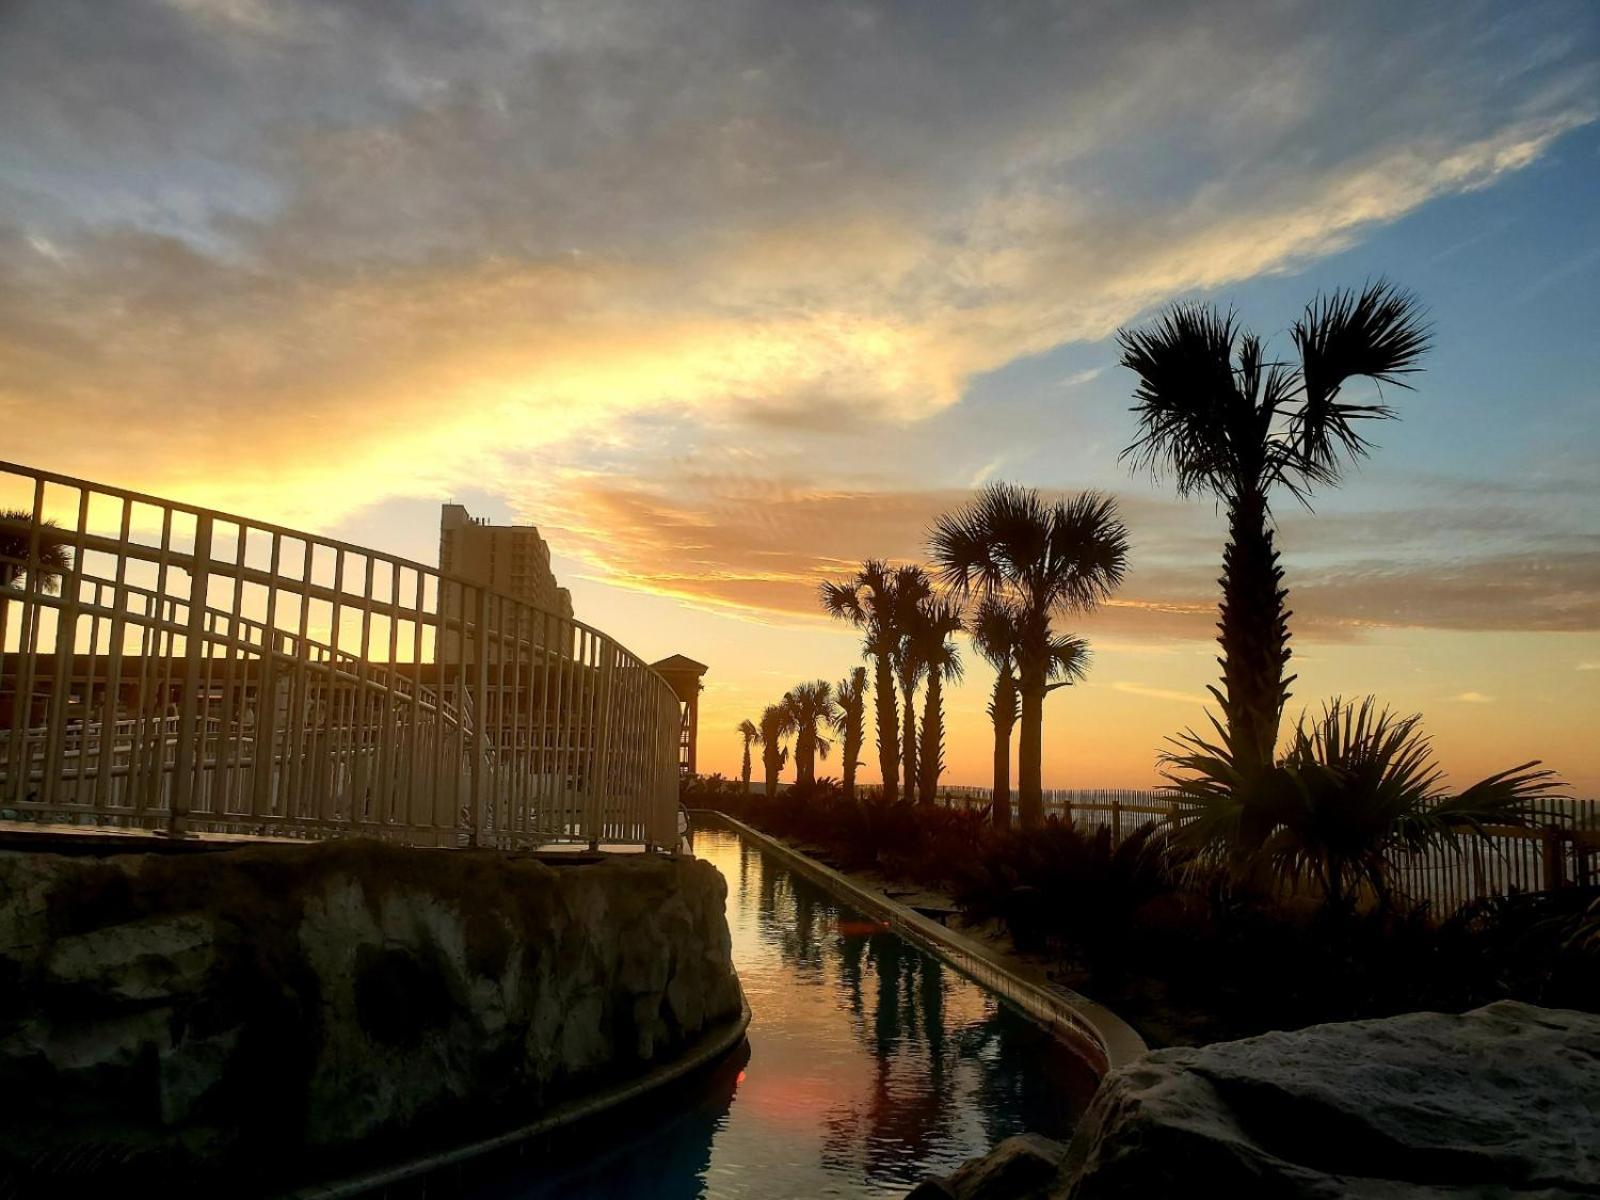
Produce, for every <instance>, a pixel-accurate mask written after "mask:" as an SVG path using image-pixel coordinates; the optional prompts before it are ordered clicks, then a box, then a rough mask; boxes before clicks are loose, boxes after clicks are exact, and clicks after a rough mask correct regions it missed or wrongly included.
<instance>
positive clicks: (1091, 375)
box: [1061, 365, 1106, 388]
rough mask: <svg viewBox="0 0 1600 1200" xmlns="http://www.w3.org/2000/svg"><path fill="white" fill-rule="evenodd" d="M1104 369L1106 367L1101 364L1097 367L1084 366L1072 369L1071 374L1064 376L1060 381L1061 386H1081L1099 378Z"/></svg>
mask: <svg viewBox="0 0 1600 1200" xmlns="http://www.w3.org/2000/svg"><path fill="white" fill-rule="evenodd" d="M1105 370H1106V369H1105V367H1104V366H1103V365H1102V366H1098V367H1085V368H1084V369H1083V370H1081V371H1074V372H1073V373H1072V374H1071V375H1068V376H1067V377H1066V378H1064V379H1063V380H1062V381H1061V386H1062V387H1064V388H1075V387H1082V386H1083V385H1084V384H1086V383H1089V382H1091V381H1093V380H1096V379H1099V378H1100V376H1101V375H1103V374H1105Z"/></svg>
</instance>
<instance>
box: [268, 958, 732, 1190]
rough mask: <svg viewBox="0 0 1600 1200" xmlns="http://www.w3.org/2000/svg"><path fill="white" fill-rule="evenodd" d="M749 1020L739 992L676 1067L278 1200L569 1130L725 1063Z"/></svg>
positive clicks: (436, 1166) (399, 1178)
mask: <svg viewBox="0 0 1600 1200" xmlns="http://www.w3.org/2000/svg"><path fill="white" fill-rule="evenodd" d="M750 1016H751V1014H750V1002H749V1001H748V1000H747V999H746V998H745V995H744V989H743V988H742V987H741V988H740V989H739V1015H738V1016H737V1017H735V1018H733V1019H732V1020H731V1021H725V1022H723V1023H722V1024H721V1025H718V1026H716V1027H715V1028H713V1029H710V1030H708V1031H706V1032H705V1033H703V1034H702V1035H701V1036H700V1037H699V1039H697V1040H696V1041H695V1042H694V1043H693V1044H692V1045H691V1046H690V1047H689V1048H688V1049H687V1050H685V1051H684V1052H683V1053H682V1054H679V1055H678V1056H677V1057H676V1058H674V1059H672V1061H670V1062H665V1063H660V1064H657V1065H656V1066H654V1067H652V1068H651V1069H650V1070H649V1071H647V1072H645V1073H644V1074H643V1075H640V1076H637V1077H635V1078H633V1079H628V1080H624V1081H622V1082H620V1083H615V1084H612V1085H611V1086H609V1087H606V1088H602V1089H601V1090H599V1091H597V1092H593V1093H591V1094H590V1095H587V1096H581V1097H577V1098H574V1099H572V1100H569V1101H567V1102H566V1103H564V1104H560V1105H557V1106H556V1108H555V1109H554V1111H552V1112H549V1113H546V1114H545V1115H544V1116H542V1117H540V1118H539V1119H538V1120H537V1121H532V1122H530V1123H528V1124H526V1125H520V1126H518V1127H517V1128H515V1129H509V1130H506V1131H505V1132H504V1133H499V1134H495V1135H494V1136H493V1137H487V1138H481V1139H479V1140H478V1141H475V1142H468V1143H466V1144H464V1145H460V1146H455V1147H452V1148H451V1149H449V1150H441V1151H438V1152H436V1153H433V1154H428V1155H424V1156H422V1157H420V1158H414V1159H408V1160H407V1161H405V1162H403V1163H397V1164H392V1165H390V1166H385V1167H376V1168H373V1169H371V1170H367V1171H363V1172H361V1173H359V1174H355V1175H350V1176H347V1177H345V1178H342V1179H336V1180H331V1181H329V1182H326V1183H313V1184H305V1185H301V1186H300V1187H296V1188H292V1189H290V1190H288V1191H285V1192H279V1193H278V1194H277V1195H278V1198H279V1200H343V1198H345V1197H352V1196H363V1195H367V1194H368V1193H370V1192H375V1191H378V1190H379V1189H381V1188H387V1187H392V1186H394V1185H395V1184H399V1183H405V1182H407V1181H409V1180H416V1179H420V1178H423V1177H425V1176H427V1175H431V1174H433V1173H434V1172H436V1171H440V1170H443V1169H445V1168H447V1167H452V1166H456V1165H457V1164H460V1163H464V1162H467V1161H469V1160H471V1159H475V1158H480V1157H482V1156H483V1155H486V1154H491V1153H493V1152H494V1151H496V1150H503V1149H506V1148H508V1147H511V1146H515V1145H516V1144H517V1143H519V1142H525V1141H529V1140H531V1139H533V1138H538V1137H543V1136H544V1135H546V1134H550V1133H553V1132H555V1131H556V1130H559V1129H562V1128H564V1127H566V1126H569V1125H576V1124H578V1123H579V1122H580V1121H586V1120H588V1119H589V1118H591V1117H597V1116H599V1115H601V1114H602V1113H604V1112H606V1111H608V1110H610V1109H613V1108H617V1107H620V1106H622V1105H625V1104H631V1103H633V1102H634V1101H637V1100H640V1099H642V1098H643V1097H645V1096H647V1095H648V1094H649V1093H651V1092H654V1091H656V1090H658V1089H660V1088H664V1087H666V1086H668V1085H669V1084H673V1083H677V1082H679V1081H681V1080H684V1079H687V1078H688V1077H690V1076H692V1075H694V1074H696V1073H697V1072H699V1071H702V1070H706V1069H708V1068H710V1067H712V1066H714V1065H715V1064H716V1063H719V1062H721V1061H722V1060H723V1059H724V1058H726V1057H727V1056H728V1055H729V1054H731V1053H733V1051H734V1050H736V1049H738V1047H739V1043H741V1042H742V1041H744V1037H745V1033H746V1031H748V1029H749V1028H750Z"/></svg>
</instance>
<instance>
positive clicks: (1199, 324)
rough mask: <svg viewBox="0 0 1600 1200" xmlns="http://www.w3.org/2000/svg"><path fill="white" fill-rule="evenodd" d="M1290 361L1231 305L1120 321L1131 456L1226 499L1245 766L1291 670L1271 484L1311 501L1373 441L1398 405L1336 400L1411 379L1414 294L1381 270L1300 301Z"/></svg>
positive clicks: (1187, 307)
mask: <svg viewBox="0 0 1600 1200" xmlns="http://www.w3.org/2000/svg"><path fill="white" fill-rule="evenodd" d="M1291 336H1292V338H1293V340H1294V344H1295V347H1296V349H1297V350H1298V352H1299V356H1300V362H1299V365H1298V366H1296V367H1291V366H1286V365H1285V364H1283V363H1280V362H1275V361H1272V360H1270V359H1269V358H1268V357H1267V354H1266V348H1265V345H1264V343H1263V342H1262V340H1261V339H1260V338H1258V337H1257V336H1256V335H1255V334H1253V333H1250V332H1249V331H1247V330H1245V329H1243V328H1241V327H1240V325H1239V324H1238V321H1237V320H1236V318H1235V316H1234V314H1233V313H1232V312H1229V313H1222V312H1220V311H1218V310H1217V309H1215V308H1210V307H1206V306H1202V305H1198V304H1183V305H1178V306H1176V307H1174V308H1172V309H1171V310H1170V311H1168V312H1167V313H1166V314H1165V315H1164V316H1162V317H1161V318H1160V319H1159V320H1158V321H1156V322H1155V323H1154V324H1153V325H1152V326H1150V327H1148V328H1145V329H1138V330H1127V329H1124V330H1121V331H1119V333H1118V335H1117V337H1118V340H1119V341H1120V342H1121V344H1122V349H1123V355H1122V365H1123V366H1125V367H1128V368H1130V369H1131V370H1133V371H1134V372H1135V373H1136V374H1137V375H1138V377H1139V383H1138V387H1137V388H1136V389H1135V391H1134V400H1135V405H1134V409H1133V411H1134V412H1135V413H1137V414H1138V417H1139V436H1138V437H1137V438H1136V439H1135V440H1134V442H1133V443H1132V444H1131V445H1129V446H1128V447H1127V449H1125V450H1124V451H1123V457H1125V458H1128V459H1130V460H1131V461H1132V462H1133V464H1134V465H1135V467H1136V468H1143V469H1147V470H1149V471H1150V472H1151V474H1152V475H1155V476H1157V477H1159V476H1161V475H1162V474H1165V473H1170V474H1171V476H1172V478H1173V481H1174V483H1175V484H1176V486H1177V489H1178V493H1179V495H1183V496H1189V495H1195V494H1199V493H1208V494H1210V495H1212V496H1215V497H1216V498H1217V500H1218V501H1219V502H1221V503H1222V504H1223V505H1224V506H1226V508H1227V510H1228V541H1227V544H1226V546H1225V547H1224V548H1223V552H1222V580H1221V582H1222V602H1221V604H1220V612H1221V622H1220V628H1221V636H1220V637H1219V638H1218V639H1217V640H1218V641H1219V642H1220V643H1221V645H1222V688H1221V690H1218V689H1217V688H1215V687H1213V688H1212V689H1211V692H1212V694H1213V695H1214V696H1216V698H1217V702H1218V703H1219V704H1220V705H1221V706H1222V712H1223V715H1224V718H1225V724H1226V740H1227V742H1228V743H1229V745H1230V748H1231V752H1232V756H1233V758H1234V760H1235V762H1236V764H1237V766H1238V768H1239V769H1240V770H1241V771H1242V772H1243V773H1244V777H1245V778H1246V779H1253V778H1255V777H1256V776H1257V775H1258V774H1259V773H1260V772H1261V771H1263V770H1267V769H1269V768H1270V767H1271V766H1272V763H1273V753H1274V750H1275V749H1276V746H1277V741H1278V726H1279V722H1280V721H1281V720H1282V717H1283V708H1284V704H1285V702H1286V701H1287V700H1288V698H1289V690H1288V688H1289V684H1291V683H1292V682H1293V681H1294V677H1293V676H1288V675H1286V668H1287V666H1288V662H1289V656H1290V651H1289V624H1288V621H1289V612H1288V609H1287V608H1286V606H1285V603H1284V601H1285V599H1286V598H1287V596H1288V592H1287V590H1286V589H1285V588H1284V586H1283V568H1282V566H1281V565H1280V563H1279V555H1278V550H1277V547H1276V546H1275V545H1274V544H1273V528H1272V511H1271V504H1270V501H1271V496H1272V493H1273V491H1274V490H1275V489H1277V488H1280V487H1281V488H1283V489H1285V490H1287V491H1288V492H1289V494H1290V495H1292V496H1294V497H1295V498H1296V499H1297V500H1299V501H1301V502H1302V503H1305V502H1307V501H1308V500H1309V496H1310V492H1311V490H1312V488H1313V487H1314V486H1316V485H1318V484H1335V483H1337V482H1338V481H1339V479H1340V477H1341V475H1342V474H1343V472H1344V470H1345V468H1346V467H1347V466H1348V465H1349V464H1350V463H1352V462H1354V461H1355V460H1357V459H1360V458H1361V457H1363V456H1364V455H1366V453H1367V452H1368V451H1369V449H1370V448H1371V447H1370V443H1368V441H1367V440H1366V438H1365V437H1364V436H1363V435H1362V433H1361V431H1360V423H1361V422H1363V421H1370V420H1382V419H1385V418H1388V417H1393V416H1394V415H1395V413H1394V410H1393V409H1391V408H1389V407H1388V405H1386V404H1383V403H1377V404H1356V403H1350V402H1347V401H1346V400H1344V399H1343V398H1342V396H1341V392H1342V389H1343V386H1344V384H1345V383H1346V382H1347V381H1348V380H1350V379H1352V378H1357V377H1362V378H1366V379H1370V380H1372V381H1373V382H1374V383H1376V384H1378V385H1380V387H1381V385H1383V384H1385V383H1388V384H1394V385H1396V386H1398V387H1407V386H1409V385H1408V384H1406V382H1405V378H1404V377H1405V376H1407V375H1409V374H1411V373H1412V372H1415V371H1416V370H1417V369H1418V366H1417V364H1418V362H1419V361H1420V360H1421V358H1422V355H1423V354H1424V353H1425V351H1426V350H1427V348H1428V343H1429V334H1428V330H1427V328H1426V326H1425V325H1424V324H1423V321H1422V311H1421V308H1420V306H1419V304H1418V302H1417V301H1416V299H1415V298H1414V297H1413V296H1411V295H1410V294H1409V293H1407V292H1404V291H1402V290H1400V289H1398V288H1396V287H1395V286H1393V285H1392V284H1390V283H1388V282H1386V281H1384V280H1379V281H1378V282H1376V283H1370V284H1368V285H1366V286H1365V287H1363V288H1362V289H1361V291H1360V293H1359V294H1358V293H1356V292H1353V291H1344V290H1341V291H1336V292H1334V293H1332V294H1331V295H1323V296H1319V297H1317V298H1316V299H1314V300H1313V301H1312V302H1311V303H1310V304H1309V305H1307V306H1306V309H1305V312H1304V313H1303V314H1302V315H1301V317H1300V319H1299V320H1298V321H1296V322H1295V324H1294V328H1293V330H1292V331H1291Z"/></svg>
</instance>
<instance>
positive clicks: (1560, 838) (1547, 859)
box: [863, 785, 1600, 916]
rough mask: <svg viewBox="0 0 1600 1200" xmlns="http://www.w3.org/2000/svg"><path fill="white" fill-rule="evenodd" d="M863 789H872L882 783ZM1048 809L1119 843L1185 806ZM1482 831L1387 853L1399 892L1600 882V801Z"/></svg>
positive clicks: (1071, 792)
mask: <svg viewBox="0 0 1600 1200" xmlns="http://www.w3.org/2000/svg"><path fill="white" fill-rule="evenodd" d="M863 791H864V793H865V794H867V795H875V794H877V792H878V789H877V788H875V787H868V788H865V789H863ZM993 795H994V791H993V789H991V788H986V787H979V786H965V785H953V786H944V787H941V788H939V792H938V798H939V800H940V802H941V803H944V804H954V805H964V806H968V807H987V806H988V805H989V804H990V803H991V802H992V797H993ZM1015 803H1016V792H1015V790H1013V791H1012V804H1013V806H1015ZM1044 810H1045V813H1046V814H1047V815H1054V816H1057V817H1060V818H1061V819H1063V820H1066V821H1070V822H1073V823H1074V824H1076V825H1080V826H1084V827H1086V828H1089V829H1106V830H1108V831H1109V834H1110V837H1111V838H1112V840H1113V842H1120V841H1121V840H1122V839H1123V838H1125V837H1126V836H1128V835H1129V834H1130V833H1132V832H1133V831H1134V830H1136V829H1138V828H1139V827H1140V826H1142V825H1146V824H1149V823H1150V822H1152V821H1154V822H1160V823H1163V824H1165V823H1168V822H1170V821H1172V820H1173V819H1174V818H1175V817H1176V816H1177V815H1178V814H1179V813H1180V812H1181V811H1182V804H1181V801H1179V800H1177V799H1174V798H1172V797H1169V796H1167V795H1166V794H1165V793H1163V792H1161V791H1159V790H1156V789H1149V790H1140V789H1078V788H1046V789H1045V790H1044ZM1483 832H1484V835H1485V836H1483V837H1481V838H1478V837H1467V838H1463V839H1461V840H1460V842H1459V843H1458V844H1457V845H1456V846H1454V847H1451V846H1439V847H1433V848H1430V849H1428V850H1423V851H1420V852H1418V853H1416V854H1411V853H1406V852H1399V853H1396V854H1394V855H1392V856H1390V859H1389V865H1390V869H1391V872H1392V875H1393V878H1394V881H1395V883H1396V885H1397V887H1398V890H1399V892H1400V894H1402V895H1404V896H1406V897H1407V898H1409V899H1412V900H1415V901H1425V902H1426V903H1427V904H1428V905H1429V907H1430V908H1431V909H1432V911H1433V912H1434V913H1435V914H1437V915H1439V916H1449V915H1451V914H1453V913H1456V912H1459V911H1460V910H1461V909H1462V908H1464V907H1466V906H1467V905H1469V904H1471V903H1473V902H1475V901H1477V900H1483V899H1488V898H1490V897H1495V896H1508V895H1511V894H1512V893H1514V892H1541V891H1548V890H1550V889H1552V888H1558V887H1564V886H1566V885H1568V884H1577V885H1579V886H1585V887H1587V886H1593V885H1597V884H1600V800H1596V799H1593V798H1588V799H1578V798H1569V799H1555V798H1545V799H1541V800H1539V801H1537V802H1535V803H1534V804H1533V805H1531V806H1530V808H1529V810H1528V812H1527V824H1525V825H1494V826H1489V827H1486V828H1485V829H1484V831H1483Z"/></svg>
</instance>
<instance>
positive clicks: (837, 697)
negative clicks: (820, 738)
mask: <svg viewBox="0 0 1600 1200" xmlns="http://www.w3.org/2000/svg"><path fill="white" fill-rule="evenodd" d="M866 706H867V669H866V668H865V667H855V668H853V669H852V670H851V672H850V674H849V675H847V676H845V677H844V678H843V679H841V680H840V681H839V682H838V683H837V684H835V685H834V689H833V711H832V713H830V714H829V717H828V723H829V724H830V725H832V726H833V728H834V729H835V730H837V731H838V734H839V736H840V738H841V739H842V740H843V743H844V744H843V745H842V746H841V747H840V751H841V753H842V754H843V755H844V780H843V783H844V798H845V799H846V800H854V799H855V798H856V768H857V767H858V766H860V765H861V739H862V722H863V719H864V717H865V715H866Z"/></svg>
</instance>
